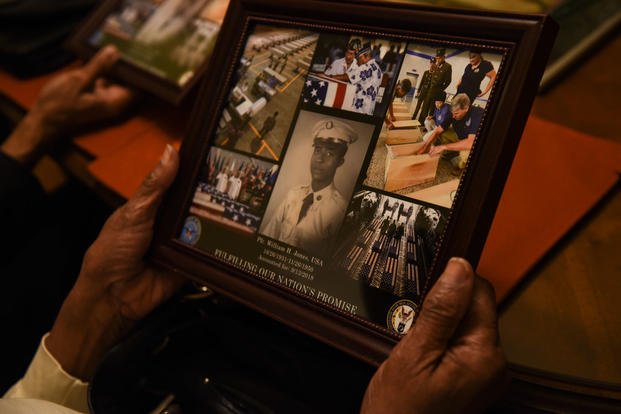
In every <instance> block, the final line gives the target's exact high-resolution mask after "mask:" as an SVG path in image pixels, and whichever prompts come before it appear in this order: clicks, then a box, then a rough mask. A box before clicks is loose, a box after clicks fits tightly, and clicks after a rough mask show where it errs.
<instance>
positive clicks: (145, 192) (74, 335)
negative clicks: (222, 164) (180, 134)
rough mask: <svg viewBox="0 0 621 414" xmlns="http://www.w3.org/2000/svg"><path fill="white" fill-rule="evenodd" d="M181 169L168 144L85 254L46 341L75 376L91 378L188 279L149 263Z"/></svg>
mask: <svg viewBox="0 0 621 414" xmlns="http://www.w3.org/2000/svg"><path fill="white" fill-rule="evenodd" d="M178 165H179V160H178V155H177V153H176V152H175V150H174V149H173V148H172V147H171V146H168V147H167V148H166V151H165V152H164V154H163V155H162V159H161V162H160V163H159V164H158V166H157V167H156V168H155V169H154V170H153V172H151V174H149V176H148V177H147V178H146V179H145V180H144V182H143V184H142V186H141V187H140V188H139V189H138V191H137V192H136V194H135V195H134V196H133V197H132V198H131V199H129V200H128V201H127V203H126V204H125V205H124V206H122V207H121V208H119V209H118V210H117V211H116V212H115V213H114V214H112V216H111V217H110V218H109V219H108V221H107V222H106V223H105V224H104V226H103V229H102V230H101V233H100V234H99V237H98V238H97V240H95V242H94V243H93V244H92V246H91V247H90V248H89V249H88V251H87V252H86V254H85V256H84V261H83V263H82V269H81V271H80V275H79V277H78V280H77V281H76V283H75V285H74V287H73V289H72V290H71V292H70V293H69V296H68V297H67V299H66V300H65V302H64V304H63V306H62V308H61V310H60V312H59V314H58V317H57V319H56V322H55V323H54V326H53V328H52V330H51V331H50V335H49V336H48V337H47V340H46V346H47V348H48V350H49V351H50V353H51V354H52V355H53V356H54V357H55V358H56V359H57V360H58V361H59V362H60V364H61V366H62V367H63V368H64V369H65V371H67V372H69V373H70V374H72V375H73V376H75V377H78V378H81V379H89V378H90V377H91V376H92V375H93V374H94V370H95V368H96V367H97V365H98V363H99V361H100V360H101V358H102V357H103V356H104V355H105V353H106V352H107V351H108V350H109V349H110V348H111V347H112V346H113V345H114V344H116V342H118V341H119V340H120V339H121V338H122V337H123V336H124V335H125V334H126V333H127V332H128V331H129V329H130V328H132V327H133V326H134V324H135V323H136V322H137V321H139V320H140V319H142V318H143V317H145V316H146V315H147V314H149V313H150V312H151V311H152V310H153V309H154V308H155V307H156V306H158V305H159V304H160V303H162V302H163V301H164V300H166V299H167V298H169V297H170V296H171V295H172V294H173V293H174V292H175V291H176V290H177V289H178V288H179V287H180V286H181V284H182V282H183V280H184V279H183V278H182V277H181V276H179V275H174V274H167V273H165V272H164V271H163V270H161V269H158V268H157V267H154V266H152V265H149V264H147V263H146V262H145V261H144V260H143V257H144V255H145V253H146V252H147V249H148V248H149V244H150V242H151V238H152V236H153V224H154V221H155V216H156V212H157V208H158V205H159V203H160V201H161V199H162V197H163V195H164V192H165V191H166V189H167V188H168V187H169V186H170V185H171V183H172V182H173V180H174V178H175V175H176V173H177V168H178Z"/></svg>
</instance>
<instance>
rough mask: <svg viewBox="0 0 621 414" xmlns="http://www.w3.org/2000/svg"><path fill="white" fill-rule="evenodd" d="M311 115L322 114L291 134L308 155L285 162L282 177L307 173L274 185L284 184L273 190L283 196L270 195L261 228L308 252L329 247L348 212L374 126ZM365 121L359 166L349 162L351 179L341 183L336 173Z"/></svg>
mask: <svg viewBox="0 0 621 414" xmlns="http://www.w3.org/2000/svg"><path fill="white" fill-rule="evenodd" d="M309 114H310V116H311V117H313V118H318V120H316V121H315V123H314V125H313V126H312V129H310V128H308V129H307V128H298V129H296V133H294V138H293V139H292V141H293V140H295V141H297V142H294V143H293V144H292V146H297V147H298V154H304V153H305V154H307V155H306V159H300V157H299V156H296V155H293V156H291V157H290V158H289V159H287V160H285V162H284V163H283V171H284V172H283V176H286V175H287V174H289V175H293V174H297V175H298V176H303V177H304V178H305V179H304V182H303V183H301V185H300V184H297V185H292V186H291V185H289V186H287V190H286V191H283V190H284V189H283V188H282V186H284V185H286V184H282V183H283V182H286V179H285V180H284V181H282V182H278V183H277V184H276V186H277V187H278V186H279V184H281V188H280V189H279V188H276V189H275V190H276V191H278V190H280V193H281V194H282V197H278V196H276V197H273V199H272V200H270V206H268V210H269V211H268V214H266V217H265V218H264V222H263V223H262V226H261V230H260V233H261V234H263V235H265V236H268V237H271V238H273V239H277V240H280V241H282V242H284V243H287V244H289V245H292V246H296V247H298V248H300V249H303V250H305V251H306V252H308V253H311V254H314V255H323V254H325V253H327V251H328V249H330V248H331V246H332V244H333V240H334V237H335V236H336V234H337V233H338V231H339V228H340V226H341V223H342V221H343V218H344V216H345V211H346V208H347V205H348V202H349V198H350V196H351V192H352V189H353V186H354V183H355V181H356V178H357V174H358V173H359V169H360V165H359V164H360V163H361V161H362V156H361V152H362V153H363V152H364V151H365V150H366V145H368V142H369V136H370V135H371V133H372V131H371V130H369V127H368V126H367V125H365V124H360V123H357V122H353V121H347V120H342V119H338V118H334V117H325V116H319V114H313V113H309ZM305 124H309V123H308V122H305ZM353 124H354V125H353ZM355 124H358V125H355ZM352 125H353V126H352ZM309 126H310V125H309ZM361 126H363V128H362V129H363V130H365V132H366V131H368V132H366V134H367V135H368V136H366V137H365V138H364V140H363V141H366V143H363V145H361V146H360V148H358V149H357V150H356V152H357V154H356V155H355V158H356V162H355V164H358V166H357V167H356V166H355V165H351V164H352V163H349V164H348V166H347V167H346V169H347V170H348V171H347V172H348V174H347V175H348V177H349V178H347V179H346V180H341V181H344V182H345V184H343V185H341V186H342V187H346V188H339V185H337V184H336V183H335V176H336V175H337V173H338V172H339V171H340V170H342V169H343V168H344V167H343V166H344V164H345V163H346V159H347V157H348V150H349V148H350V147H351V146H352V145H353V144H355V143H356V142H357V141H358V140H359V135H360V133H359V131H358V130H359V129H361ZM357 129H358V130H357ZM309 132H310V136H309ZM363 146H364V148H363ZM361 149H362V151H360V150H361ZM308 154H310V159H309V158H308ZM288 156H289V155H288ZM358 159H360V161H358ZM306 160H308V161H306ZM352 167H353V168H357V171H356V170H352ZM287 170H288V172H287ZM309 172H310V174H309ZM298 183H299V180H298ZM344 193H345V194H344Z"/></svg>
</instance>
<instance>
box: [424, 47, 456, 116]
mask: <svg viewBox="0 0 621 414" xmlns="http://www.w3.org/2000/svg"><path fill="white" fill-rule="evenodd" d="M445 55H446V50H445V49H437V50H436V58H435V63H436V68H435V70H434V71H433V72H432V73H431V82H430V84H429V89H428V90H427V94H426V95H425V98H424V101H423V108H422V109H421V112H420V116H419V117H418V121H419V122H420V123H421V125H424V123H425V118H427V117H428V116H433V110H434V106H433V103H434V102H433V101H434V97H435V96H437V95H438V93H440V92H444V90H445V89H446V88H447V87H448V86H449V85H450V84H451V80H452V78H453V68H452V67H451V64H450V63H448V62H446V60H445Z"/></svg>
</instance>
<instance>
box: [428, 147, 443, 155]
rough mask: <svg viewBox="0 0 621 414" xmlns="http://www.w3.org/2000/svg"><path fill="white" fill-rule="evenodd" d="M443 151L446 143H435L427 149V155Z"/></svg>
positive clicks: (438, 153)
mask: <svg viewBox="0 0 621 414" xmlns="http://www.w3.org/2000/svg"><path fill="white" fill-rule="evenodd" d="M443 151H446V145H436V146H433V147H431V149H430V150H429V156H430V157H433V156H434V155H440V154H442V152H443Z"/></svg>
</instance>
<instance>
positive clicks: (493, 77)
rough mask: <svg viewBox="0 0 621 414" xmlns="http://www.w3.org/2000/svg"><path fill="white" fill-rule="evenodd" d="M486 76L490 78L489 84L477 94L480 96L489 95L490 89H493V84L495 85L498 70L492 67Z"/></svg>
mask: <svg viewBox="0 0 621 414" xmlns="http://www.w3.org/2000/svg"><path fill="white" fill-rule="evenodd" d="M485 76H487V77H488V78H489V82H487V86H486V87H485V90H484V91H483V92H481V93H480V94H478V95H477V96H478V97H479V98H480V97H481V96H485V95H487V93H488V92H489V91H490V89H492V86H494V82H495V81H496V71H495V70H494V69H492V70H490V71H489V72H487V73H486V74H485Z"/></svg>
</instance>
